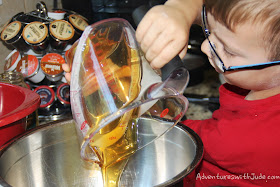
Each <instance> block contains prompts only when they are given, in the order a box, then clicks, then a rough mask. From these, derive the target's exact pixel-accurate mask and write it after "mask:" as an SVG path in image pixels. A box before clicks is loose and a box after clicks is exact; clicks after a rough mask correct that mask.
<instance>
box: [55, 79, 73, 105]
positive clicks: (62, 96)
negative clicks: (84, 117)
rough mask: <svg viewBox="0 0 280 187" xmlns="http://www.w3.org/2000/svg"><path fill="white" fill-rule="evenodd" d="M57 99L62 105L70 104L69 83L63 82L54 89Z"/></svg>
mask: <svg viewBox="0 0 280 187" xmlns="http://www.w3.org/2000/svg"><path fill="white" fill-rule="evenodd" d="M56 96H57V98H58V100H59V101H60V102H61V103H62V104H64V105H70V85H69V84H67V83H63V84H61V85H59V86H58V88H57V90H56Z"/></svg>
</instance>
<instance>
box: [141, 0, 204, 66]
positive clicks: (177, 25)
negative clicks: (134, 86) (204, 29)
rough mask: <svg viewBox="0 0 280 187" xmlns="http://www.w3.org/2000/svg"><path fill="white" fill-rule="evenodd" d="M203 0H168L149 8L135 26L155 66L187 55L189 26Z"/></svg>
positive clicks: (142, 44)
mask: <svg viewBox="0 0 280 187" xmlns="http://www.w3.org/2000/svg"><path fill="white" fill-rule="evenodd" d="M202 3H203V1H202V0H168V1H167V2H166V3H165V4H164V5H158V6H155V7H153V8H152V9H150V10H149V11H148V12H147V14H146V15H145V16H144V18H143V19H142V20H141V22H140V24H139V25H138V27H137V30H136V39H137V41H138V42H139V43H140V46H141V49H142V51H143V52H144V53H145V57H146V59H147V60H148V61H149V62H150V64H151V66H152V67H153V68H155V69H158V68H161V67H162V66H164V65H165V64H166V63H168V62H169V61H170V60H171V59H172V58H174V57H175V56H176V55H178V54H179V56H180V57H181V58H183V57H184V56H185V55H186V52H187V45H188V39H189V30H190V28H191V26H192V24H193V22H195V21H198V20H199V15H200V12H201V7H202Z"/></svg>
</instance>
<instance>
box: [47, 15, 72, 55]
mask: <svg viewBox="0 0 280 187" xmlns="http://www.w3.org/2000/svg"><path fill="white" fill-rule="evenodd" d="M49 31H50V44H51V47H52V48H53V49H56V50H63V49H65V48H66V46H67V45H68V43H69V41H70V40H71V39H72V38H73V37H74V34H75V30H74V28H73V26H72V25H71V24H70V23H69V22H68V21H65V20H55V21H52V22H51V23H50V25H49Z"/></svg>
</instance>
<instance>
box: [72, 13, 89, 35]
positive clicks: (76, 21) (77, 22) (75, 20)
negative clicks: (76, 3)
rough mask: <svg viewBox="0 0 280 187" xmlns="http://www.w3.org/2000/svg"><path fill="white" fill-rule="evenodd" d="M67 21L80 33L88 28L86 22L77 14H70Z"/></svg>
mask: <svg viewBox="0 0 280 187" xmlns="http://www.w3.org/2000/svg"><path fill="white" fill-rule="evenodd" d="M68 19H69V21H70V23H71V24H72V25H73V26H74V27H75V28H77V29H79V30H80V31H84V30H85V28H86V27H87V26H88V23H87V22H86V20H85V19H84V18H83V17H82V16H79V15H77V14H71V15H70V16H69V18H68Z"/></svg>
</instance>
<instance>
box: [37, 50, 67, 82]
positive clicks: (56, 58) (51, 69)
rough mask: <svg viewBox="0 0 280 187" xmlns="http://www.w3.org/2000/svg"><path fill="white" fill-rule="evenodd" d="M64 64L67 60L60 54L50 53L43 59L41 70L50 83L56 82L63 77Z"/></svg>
mask: <svg viewBox="0 0 280 187" xmlns="http://www.w3.org/2000/svg"><path fill="white" fill-rule="evenodd" d="M64 63H65V60H64V58H63V57H62V56H61V55H60V54H57V53H48V54H46V55H45V56H43V58H42V59H41V69H42V70H43V72H44V74H45V75H46V77H47V78H48V79H49V80H50V81H53V82H56V81H58V80H60V79H61V78H62V76H63V69H62V64H64Z"/></svg>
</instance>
